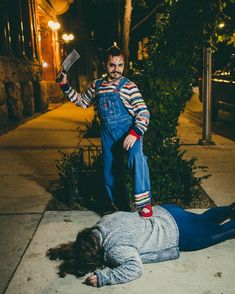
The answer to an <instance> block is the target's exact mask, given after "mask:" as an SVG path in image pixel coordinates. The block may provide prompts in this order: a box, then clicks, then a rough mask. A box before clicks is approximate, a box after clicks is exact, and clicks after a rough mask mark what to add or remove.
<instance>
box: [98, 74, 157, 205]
mask: <svg viewBox="0 0 235 294" xmlns="http://www.w3.org/2000/svg"><path fill="white" fill-rule="evenodd" d="M124 82H126V79H125V78H124V79H122V80H121V82H120V84H119V85H118V87H117V88H116V91H115V92H111V93H103V94H98V95H97V101H98V103H97V107H98V112H99V116H100V120H101V142H102V152H103V164H104V181H105V189H106V192H107V194H108V197H109V198H110V200H111V202H115V199H117V198H120V197H121V198H122V197H123V196H124V195H117V194H118V193H119V194H124V190H122V189H120V187H122V186H123V181H124V173H125V170H124V166H123V161H124V155H125V153H127V155H128V168H129V169H130V170H131V171H132V173H133V176H134V195H135V204H136V206H137V207H142V206H144V205H146V204H148V203H150V202H151V199H150V179H149V169H148V164H147V158H146V156H144V154H143V139H142V138H141V139H140V140H139V141H136V142H135V144H134V145H133V146H132V147H131V148H130V149H129V150H128V151H125V150H124V149H123V141H124V139H125V137H126V136H127V135H128V132H129V131H130V129H131V127H132V125H133V123H134V118H133V117H132V116H131V115H130V114H129V112H128V111H127V109H126V107H125V106H124V104H123V102H122V100H121V98H120V94H119V90H120V88H121V87H122V86H123V85H124Z"/></svg>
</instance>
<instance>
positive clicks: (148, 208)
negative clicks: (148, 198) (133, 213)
mask: <svg viewBox="0 0 235 294" xmlns="http://www.w3.org/2000/svg"><path fill="white" fill-rule="evenodd" d="M139 215H140V217H142V218H145V219H148V218H151V217H152V216H153V209H152V205H151V203H149V204H147V205H145V206H144V207H142V208H141V210H140V212H139Z"/></svg>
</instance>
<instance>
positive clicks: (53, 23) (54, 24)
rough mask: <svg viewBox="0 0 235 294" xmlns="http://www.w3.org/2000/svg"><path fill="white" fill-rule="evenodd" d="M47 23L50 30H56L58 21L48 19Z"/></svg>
mask: <svg viewBox="0 0 235 294" xmlns="http://www.w3.org/2000/svg"><path fill="white" fill-rule="evenodd" d="M47 24H48V26H49V28H50V29H51V30H52V31H57V30H58V29H59V28H60V23H59V22H57V21H53V20H49V21H48V23H47Z"/></svg>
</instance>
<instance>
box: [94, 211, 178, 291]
mask: <svg viewBox="0 0 235 294" xmlns="http://www.w3.org/2000/svg"><path fill="white" fill-rule="evenodd" d="M97 227H98V228H97V230H95V233H96V234H97V235H98V236H99V238H100V242H101V246H102V248H103V249H104V260H105V261H106V263H107V265H108V266H109V267H110V268H108V269H106V270H97V271H96V272H95V274H96V275H97V278H98V287H102V286H104V285H113V284H119V283H126V282H129V281H132V280H134V279H137V278H138V277H140V276H141V275H142V273H143V265H142V263H152V262H159V261H164V260H169V259H176V258H178V257H179V248H178V242H179V231H178V227H177V225H176V223H175V220H174V218H173V217H172V216H171V214H169V212H168V211H167V210H165V209H164V208H163V207H160V206H155V207H154V208H153V217H152V218H151V219H142V218H140V216H139V214H138V212H133V213H130V212H116V213H113V214H110V215H107V216H105V217H103V218H102V219H101V220H100V221H99V222H98V224H97Z"/></svg>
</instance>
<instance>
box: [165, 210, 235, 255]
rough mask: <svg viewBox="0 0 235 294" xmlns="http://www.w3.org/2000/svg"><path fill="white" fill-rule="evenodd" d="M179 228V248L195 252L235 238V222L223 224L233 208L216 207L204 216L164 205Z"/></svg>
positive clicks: (203, 214)
mask: <svg viewBox="0 0 235 294" xmlns="http://www.w3.org/2000/svg"><path fill="white" fill-rule="evenodd" d="M162 207H164V208H165V209H166V210H167V211H168V212H169V213H170V214H171V215H172V216H173V217H174V219H175V221H176V223H177V225H178V228H179V248H180V250H181V251H194V250H199V249H203V248H207V247H209V246H212V245H215V244H217V243H220V242H222V241H225V240H227V239H229V238H234V237H235V220H230V221H228V222H226V223H224V224H221V223H222V222H224V221H225V220H227V219H228V218H229V216H230V215H231V211H232V210H231V206H223V207H215V208H211V209H208V210H207V211H205V212H204V213H202V214H196V213H192V212H188V211H185V210H184V209H182V208H180V207H179V206H177V205H162Z"/></svg>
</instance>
